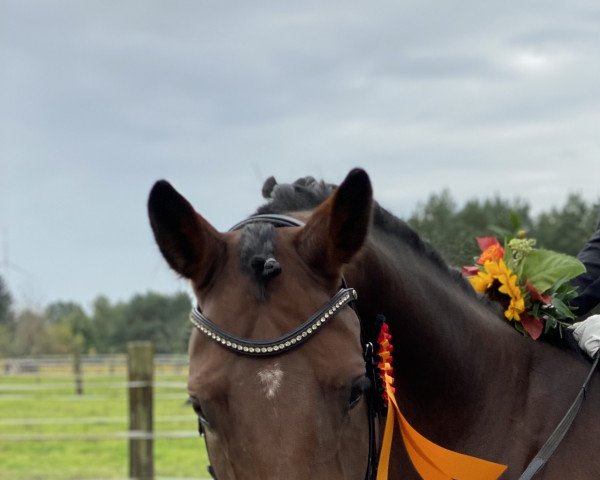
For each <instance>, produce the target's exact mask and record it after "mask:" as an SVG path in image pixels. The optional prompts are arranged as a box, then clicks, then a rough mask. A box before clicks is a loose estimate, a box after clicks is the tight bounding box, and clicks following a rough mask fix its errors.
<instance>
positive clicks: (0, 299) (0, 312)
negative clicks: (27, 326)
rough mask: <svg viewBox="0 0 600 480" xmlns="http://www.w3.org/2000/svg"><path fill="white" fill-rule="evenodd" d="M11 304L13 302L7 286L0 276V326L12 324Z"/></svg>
mask: <svg viewBox="0 0 600 480" xmlns="http://www.w3.org/2000/svg"><path fill="white" fill-rule="evenodd" d="M12 303H13V300H12V296H11V294H10V292H9V291H8V286H7V285H6V283H5V282H4V279H3V278H2V277H1V276H0V325H10V324H12V323H13V320H14V314H13V311H12Z"/></svg>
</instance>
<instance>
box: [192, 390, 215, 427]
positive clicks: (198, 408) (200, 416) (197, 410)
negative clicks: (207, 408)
mask: <svg viewBox="0 0 600 480" xmlns="http://www.w3.org/2000/svg"><path fill="white" fill-rule="evenodd" d="M189 403H190V405H191V406H192V408H193V409H194V412H195V413H196V416H197V417H198V420H199V421H200V423H202V424H203V425H205V426H207V427H209V426H210V424H209V423H208V420H206V417H205V416H204V412H203V411H202V407H201V406H200V401H199V400H198V399H197V398H195V397H190V400H189Z"/></svg>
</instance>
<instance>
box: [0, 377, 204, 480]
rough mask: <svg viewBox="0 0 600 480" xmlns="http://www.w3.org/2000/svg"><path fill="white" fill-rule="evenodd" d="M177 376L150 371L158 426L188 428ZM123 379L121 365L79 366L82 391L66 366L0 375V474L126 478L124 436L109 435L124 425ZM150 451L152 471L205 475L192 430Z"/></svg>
mask: <svg viewBox="0 0 600 480" xmlns="http://www.w3.org/2000/svg"><path fill="white" fill-rule="evenodd" d="M185 381H186V377H185V375H184V374H180V375H174V374H171V375H169V374H163V373H160V372H159V373H158V374H157V375H156V378H155V382H156V387H155V400H154V415H155V419H154V422H155V423H154V430H155V432H157V433H158V434H160V433H165V434H167V433H174V432H177V433H178V434H180V433H184V434H185V433H188V432H189V433H191V434H192V435H193V434H194V432H196V418H195V415H194V413H193V411H192V409H191V407H190V406H189V405H186V404H185V401H186V399H187V395H186V390H185ZM125 382H126V377H125V374H124V372H123V371H121V372H116V373H114V374H113V375H108V374H104V375H98V374H94V375H92V374H90V373H87V374H85V375H84V395H82V396H77V395H75V394H74V384H73V379H72V377H71V376H70V375H69V372H68V371H66V372H65V374H64V375H60V374H53V375H52V376H48V377H46V376H44V374H43V372H41V373H39V374H22V375H14V374H11V375H3V376H0V479H2V480H5V479H6V480H25V479H27V480H32V479H39V480H59V479H60V480H65V479H96V480H97V479H114V478H127V476H128V440H127V439H126V438H124V437H121V438H117V439H114V438H110V437H112V436H113V435H121V436H123V435H124V434H125V432H126V431H127V425H128V419H127V390H126V384H125ZM86 436H88V437H90V436H96V437H99V438H97V439H95V440H91V439H89V438H88V439H85V438H84V437H86ZM57 437H58V438H57ZM61 437H62V438H61ZM154 456H155V458H154V470H155V474H156V477H157V478H161V477H163V478H186V479H190V478H196V479H201V478H206V477H207V475H206V465H207V459H206V453H205V450H204V442H203V441H202V440H201V439H200V438H198V437H197V436H194V437H193V438H159V439H156V440H155V442H154Z"/></svg>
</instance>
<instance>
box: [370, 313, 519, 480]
mask: <svg viewBox="0 0 600 480" xmlns="http://www.w3.org/2000/svg"><path fill="white" fill-rule="evenodd" d="M390 340H391V335H390V334H389V333H388V327H387V324H385V323H384V325H383V328H382V330H381V335H380V337H379V352H378V354H379V357H380V358H381V362H380V363H379V370H380V372H381V375H380V376H381V378H382V380H383V381H384V385H385V395H384V397H385V398H386V399H387V402H388V408H387V419H386V422H385V431H384V433H383V443H382V445H381V452H380V454H379V466H378V470H377V480H387V479H388V469H389V462H390V452H391V449H392V439H393V436H394V420H396V419H397V421H398V427H399V428H400V432H401V433H402V439H403V440H404V445H405V447H406V451H407V452H408V455H409V457H410V460H411V461H412V463H413V465H414V467H415V469H416V470H417V472H418V473H419V475H421V477H422V478H423V479H424V480H496V479H497V478H498V477H499V476H500V475H502V473H503V472H504V470H506V468H507V466H506V465H500V464H498V463H493V462H489V461H487V460H482V459H480V458H477V457H472V456H469V455H464V454H462V453H458V452H453V451H452V450H448V449H446V448H443V447H440V446H439V445H436V444H435V443H433V442H431V441H429V440H427V439H426V438H425V437H424V436H423V435H421V434H420V433H419V432H417V431H416V430H415V429H414V428H413V427H412V426H411V425H410V424H409V423H408V421H407V420H406V418H404V415H402V413H401V412H400V407H398V402H397V401H396V396H395V394H394V391H395V390H394V387H393V384H394V377H393V367H392V356H391V352H392V351H393V347H392V345H391V343H390Z"/></svg>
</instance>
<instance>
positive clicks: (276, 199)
mask: <svg viewBox="0 0 600 480" xmlns="http://www.w3.org/2000/svg"><path fill="white" fill-rule="evenodd" d="M336 188H337V185H334V184H331V183H326V182H325V181H323V180H316V179H315V178H314V177H310V176H307V177H302V178H299V179H298V180H296V181H295V182H294V183H291V184H287V183H283V184H278V183H276V181H275V179H274V177H269V178H268V179H267V180H266V181H265V184H264V185H263V188H262V193H263V196H264V197H265V198H267V199H268V202H267V203H266V204H264V205H262V206H261V207H259V208H258V209H257V211H256V213H257V214H264V213H275V214H284V213H291V212H298V211H305V210H312V209H314V208H316V207H318V206H319V205H320V204H321V203H322V202H323V201H325V200H326V199H327V197H329V196H330V195H331V194H332V193H333V192H334V191H335V189H336ZM373 226H374V227H375V228H378V229H380V230H382V231H384V232H386V233H388V234H391V235H393V236H394V237H396V238H397V239H398V240H401V241H402V242H403V243H405V244H406V245H407V246H408V247H409V248H410V249H411V250H413V251H415V252H416V253H417V254H419V255H420V256H422V257H423V258H425V259H427V260H428V261H429V262H431V263H432V264H433V265H434V266H435V267H437V268H438V269H439V270H440V271H441V272H442V273H443V274H447V275H448V277H449V278H450V279H451V280H452V281H453V282H455V283H456V284H457V285H458V286H459V287H460V288H461V289H462V290H463V291H464V292H466V293H467V294H468V295H470V296H472V297H475V296H477V295H476V294H475V292H474V290H473V289H472V288H471V285H470V284H469V282H467V281H466V280H465V278H464V277H463V276H462V274H461V273H460V271H459V270H457V269H456V268H451V267H450V266H449V265H448V264H447V263H446V261H445V260H444V258H443V257H442V256H441V254H440V253H439V252H438V251H437V250H436V249H435V248H434V247H433V246H432V245H431V243H429V242H428V241H427V240H425V239H423V238H422V237H421V236H420V235H419V234H418V233H417V232H416V231H415V230H413V228H412V227H411V226H409V225H408V224H407V223H406V222H405V221H404V220H402V219H400V218H398V217H396V216H395V215H393V214H392V213H391V212H389V211H388V210H386V209H385V208H383V207H382V206H381V205H380V204H379V203H378V202H376V201H374V202H373ZM484 303H485V302H484Z"/></svg>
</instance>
